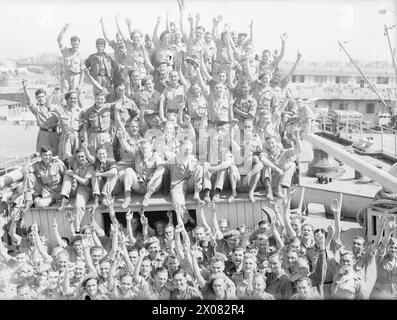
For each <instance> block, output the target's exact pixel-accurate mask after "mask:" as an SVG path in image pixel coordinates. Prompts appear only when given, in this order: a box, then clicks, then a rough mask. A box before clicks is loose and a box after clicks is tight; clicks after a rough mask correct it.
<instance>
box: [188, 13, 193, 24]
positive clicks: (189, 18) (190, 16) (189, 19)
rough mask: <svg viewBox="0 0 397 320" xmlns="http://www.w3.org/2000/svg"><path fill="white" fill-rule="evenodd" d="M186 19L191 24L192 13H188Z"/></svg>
mask: <svg viewBox="0 0 397 320" xmlns="http://www.w3.org/2000/svg"><path fill="white" fill-rule="evenodd" d="M187 21H189V22H190V23H191V24H193V17H192V15H191V14H190V13H189V15H188V17H187Z"/></svg>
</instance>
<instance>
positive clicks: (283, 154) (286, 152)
mask: <svg viewBox="0 0 397 320" xmlns="http://www.w3.org/2000/svg"><path fill="white" fill-rule="evenodd" d="M266 157H267V158H268V159H269V160H270V161H271V162H273V163H274V164H275V165H277V166H278V167H279V168H280V169H282V170H285V169H287V165H288V164H289V163H290V162H291V161H293V160H294V159H295V151H294V149H293V148H290V149H281V150H280V151H279V152H277V153H276V154H275V155H272V154H270V153H269V152H267V153H266Z"/></svg>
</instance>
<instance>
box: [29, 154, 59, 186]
mask: <svg viewBox="0 0 397 320" xmlns="http://www.w3.org/2000/svg"><path fill="white" fill-rule="evenodd" d="M32 168H33V173H34V175H35V176H36V177H37V179H38V180H39V181H40V183H41V184H42V185H45V186H48V187H50V188H54V187H57V186H58V185H59V184H60V183H61V182H62V176H63V173H64V172H65V169H66V167H65V165H64V164H63V162H62V161H60V160H55V159H53V160H51V161H50V163H49V164H48V166H45V165H44V163H43V161H38V162H35V163H34V164H33V165H32Z"/></svg>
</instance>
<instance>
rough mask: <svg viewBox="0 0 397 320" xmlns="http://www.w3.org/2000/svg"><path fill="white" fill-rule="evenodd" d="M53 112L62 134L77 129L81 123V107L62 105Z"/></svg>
mask: <svg viewBox="0 0 397 320" xmlns="http://www.w3.org/2000/svg"><path fill="white" fill-rule="evenodd" d="M54 114H56V116H57V117H58V119H59V126H60V128H61V133H62V134H68V133H72V132H77V131H79V129H80V125H81V114H82V110H81V109H79V108H70V107H68V106H63V107H58V108H55V109H54Z"/></svg>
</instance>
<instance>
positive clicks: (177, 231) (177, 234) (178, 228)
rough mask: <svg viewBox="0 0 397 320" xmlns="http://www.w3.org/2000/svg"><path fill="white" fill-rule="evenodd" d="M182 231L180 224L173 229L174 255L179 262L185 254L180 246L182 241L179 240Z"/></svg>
mask: <svg viewBox="0 0 397 320" xmlns="http://www.w3.org/2000/svg"><path fill="white" fill-rule="evenodd" d="M182 229H183V226H182V225H180V224H177V225H176V227H175V232H174V239H175V253H176V255H177V256H178V258H179V260H180V261H182V260H183V259H185V254H184V252H183V245H182V240H181V232H182Z"/></svg>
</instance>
